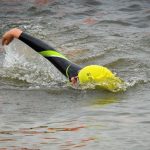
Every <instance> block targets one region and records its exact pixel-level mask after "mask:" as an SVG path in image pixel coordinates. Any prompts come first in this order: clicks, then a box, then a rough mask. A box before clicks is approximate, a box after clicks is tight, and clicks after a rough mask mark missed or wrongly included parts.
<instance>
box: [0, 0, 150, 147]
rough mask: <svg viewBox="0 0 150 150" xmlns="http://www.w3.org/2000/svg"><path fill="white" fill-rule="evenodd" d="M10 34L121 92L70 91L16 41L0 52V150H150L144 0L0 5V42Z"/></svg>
mask: <svg viewBox="0 0 150 150" xmlns="http://www.w3.org/2000/svg"><path fill="white" fill-rule="evenodd" d="M13 27H19V28H21V29H23V30H24V31H26V32H28V33H29V34H31V35H33V36H35V37H37V38H40V39H42V40H44V41H45V42H47V43H49V44H51V45H53V46H54V47H55V48H57V49H58V50H59V51H61V52H62V53H63V54H64V55H66V56H67V57H68V58H69V59H70V60H72V61H73V62H75V63H77V64H79V65H81V66H86V65H90V64H98V65H104V66H106V67H108V68H109V69H111V70H112V71H113V72H115V73H117V75H118V76H120V77H121V78H122V79H123V80H124V81H125V82H126V83H127V84H128V87H127V89H126V91H124V92H119V93H112V92H108V91H104V90H93V89H82V90H81V89H78V88H77V89H75V88H73V87H71V86H70V85H69V83H67V80H66V79H65V78H64V77H63V76H62V75H61V74H60V73H59V72H58V71H57V70H56V69H55V68H54V67H53V66H52V65H51V64H50V63H49V62H48V61H46V60H45V59H43V58H42V57H41V56H39V55H38V54H37V53H36V52H34V51H33V50H31V49H30V48H29V47H27V46H26V45H25V44H23V43H21V42H20V41H18V40H15V41H13V42H12V43H11V44H10V45H9V46H7V47H2V45H0V150H55V149H56V150H91V149H93V150H100V149H103V150H149V149H150V92H149V90H150V0H107V1H106V0H24V1H22V0H12V1H10V0H1V1H0V36H1V37H2V35H3V33H4V32H6V31H7V30H9V29H10V28H13Z"/></svg>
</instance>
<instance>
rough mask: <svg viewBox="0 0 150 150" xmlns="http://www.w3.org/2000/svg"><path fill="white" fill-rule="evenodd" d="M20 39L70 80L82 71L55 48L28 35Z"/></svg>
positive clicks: (25, 34)
mask: <svg viewBox="0 0 150 150" xmlns="http://www.w3.org/2000/svg"><path fill="white" fill-rule="evenodd" d="M19 39H20V40H21V41H23V42H24V43H26V44H27V45H28V46H30V47H31V48H33V49H34V50H35V51H36V52H38V53H40V54H41V55H43V56H44V57H45V58H46V59H48V60H49V61H50V62H51V63H52V64H53V65H54V66H55V67H56V68H57V69H58V70H59V71H60V72H61V73H62V74H64V75H65V76H66V77H67V78H69V80H70V79H71V78H72V77H76V76H77V75H78V72H79V70H81V69H82V68H81V67H80V66H78V65H76V64H74V63H72V62H70V61H69V60H68V59H67V58H66V57H64V56H63V55H62V54H60V53H59V52H58V51H56V50H55V49H54V48H53V47H51V46H49V45H47V44H46V43H44V42H43V41H41V40H39V39H37V38H34V37H32V36H31V35H28V34H27V33H24V32H23V33H22V34H21V35H20V37H19Z"/></svg>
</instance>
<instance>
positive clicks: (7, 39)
mask: <svg viewBox="0 0 150 150" xmlns="http://www.w3.org/2000/svg"><path fill="white" fill-rule="evenodd" d="M14 38H17V39H19V40H21V41H23V42H24V43H26V44H27V45H28V46H30V47H31V48H33V49H34V50H35V51H37V52H41V51H44V50H54V48H52V47H51V46H49V45H48V44H46V43H45V42H43V41H41V40H39V39H37V38H35V37H32V36H31V35H28V34H26V33H24V32H23V31H22V30H20V29H17V28H14V29H11V30H9V31H8V32H6V33H5V34H4V35H3V38H2V45H8V44H9V43H11V42H12V41H13V39H14Z"/></svg>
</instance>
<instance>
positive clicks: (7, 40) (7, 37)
mask: <svg viewBox="0 0 150 150" xmlns="http://www.w3.org/2000/svg"><path fill="white" fill-rule="evenodd" d="M13 39H14V37H13V35H11V34H9V33H8V32H6V33H5V34H4V35H3V38H2V45H8V44H9V43H10V42H11V41H12V40H13Z"/></svg>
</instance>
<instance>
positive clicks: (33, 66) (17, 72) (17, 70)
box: [1, 40, 64, 85]
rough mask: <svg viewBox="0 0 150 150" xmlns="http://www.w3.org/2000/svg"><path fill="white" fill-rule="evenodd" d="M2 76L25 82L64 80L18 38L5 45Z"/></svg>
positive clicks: (37, 82) (43, 83)
mask: <svg viewBox="0 0 150 150" xmlns="http://www.w3.org/2000/svg"><path fill="white" fill-rule="evenodd" d="M5 52H6V54H5V59H4V61H3V73H2V75H1V76H2V77H4V78H12V79H19V80H22V81H25V82H27V83H31V84H32V83H36V84H39V85H50V84H54V82H59V81H64V78H63V77H62V75H61V74H60V73H59V72H58V71H57V70H56V68H55V67H54V66H53V65H52V64H51V63H50V62H48V61H47V60H46V59H44V58H43V57H42V56H40V55H39V54H38V53H36V52H35V51H34V50H32V49H31V48H30V47H28V46H26V45H25V44H23V43H22V42H20V41H18V40H14V41H13V42H12V43H11V44H10V45H9V46H6V47H5Z"/></svg>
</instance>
